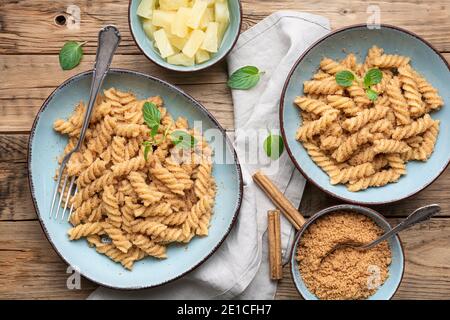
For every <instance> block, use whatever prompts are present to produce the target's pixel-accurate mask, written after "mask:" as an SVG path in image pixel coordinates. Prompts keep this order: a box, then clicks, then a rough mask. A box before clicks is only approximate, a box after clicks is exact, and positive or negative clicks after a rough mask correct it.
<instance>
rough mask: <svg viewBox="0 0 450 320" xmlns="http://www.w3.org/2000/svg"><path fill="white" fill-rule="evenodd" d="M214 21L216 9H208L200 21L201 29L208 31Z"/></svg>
mask: <svg viewBox="0 0 450 320" xmlns="http://www.w3.org/2000/svg"><path fill="white" fill-rule="evenodd" d="M213 21H214V8H206V10H205V13H204V14H203V17H202V19H201V20H200V25H199V28H200V29H206V27H207V26H208V23H209V22H213Z"/></svg>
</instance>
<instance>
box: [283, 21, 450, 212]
mask: <svg viewBox="0 0 450 320" xmlns="http://www.w3.org/2000/svg"><path fill="white" fill-rule="evenodd" d="M448 83H450V66H449V64H448V63H447V61H446V60H445V58H444V57H443V56H442V55H441V54H440V53H439V52H438V51H437V50H436V49H435V48H433V46H432V45H431V44H429V43H428V42H427V41H425V40H424V39H422V38H420V37H419V36H417V35H416V34H413V33H411V32H409V31H407V30H404V29H401V28H398V27H395V26H390V25H381V26H379V28H374V29H369V28H368V27H367V25H365V24H364V25H354V26H349V27H346V28H343V29H339V30H336V31H334V32H332V33H330V34H328V35H326V36H325V37H323V38H322V39H320V40H318V41H317V42H316V43H315V44H313V45H312V46H311V47H310V48H309V49H308V50H306V51H305V52H304V53H303V54H302V55H301V57H300V58H299V59H298V60H297V62H296V63H295V65H294V66H293V68H292V70H291V72H290V73H289V75H288V77H287V80H286V83H285V85H284V88H283V91H282V94H281V98H280V126H281V132H282V136H283V140H284V143H285V145H286V149H287V151H288V153H289V155H290V157H291V159H292V161H293V162H294V164H295V166H296V167H297V168H298V169H299V170H300V172H301V173H302V174H303V175H304V176H305V177H306V178H307V179H308V180H309V181H310V182H312V183H313V184H315V185H316V186H318V187H319V188H320V189H321V190H323V191H324V192H326V193H328V194H330V195H331V196H334V197H336V198H338V199H341V200H343V201H346V202H350V203H355V204H365V205H376V204H385V203H391V202H395V201H399V200H402V199H405V198H407V197H410V196H412V195H415V194H416V193H418V192H420V191H421V190H423V189H424V188H426V187H427V186H429V185H430V184H431V183H432V182H433V181H434V180H436V179H437V178H438V177H439V175H440V174H442V173H443V172H444V171H445V169H446V168H447V166H448V164H449V162H450V144H449V143H447V141H446V137H447V136H448V135H449V133H450V132H449V130H450V108H449V106H448V104H449V102H450V91H449V90H447V88H446V86H447V84H448Z"/></svg>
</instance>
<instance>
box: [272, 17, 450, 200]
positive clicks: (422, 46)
mask: <svg viewBox="0 0 450 320" xmlns="http://www.w3.org/2000/svg"><path fill="white" fill-rule="evenodd" d="M374 45H376V46H378V47H380V48H383V49H384V52H385V53H387V54H396V55H402V56H408V57H410V59H411V66H412V67H413V68H414V69H415V70H417V71H418V72H419V73H420V74H421V75H422V76H423V77H425V78H426V79H427V80H428V82H429V83H430V84H431V85H432V86H434V87H435V88H436V89H438V91H439V94H440V96H441V97H442V100H443V102H444V106H443V107H442V108H440V109H439V110H438V111H435V112H432V113H430V115H431V117H432V118H433V119H435V120H440V132H439V135H438V138H437V141H436V144H435V148H434V152H433V153H432V154H431V157H430V158H429V159H428V161H426V162H422V161H408V162H407V164H406V171H407V173H406V174H404V175H402V176H401V177H400V179H399V180H398V181H397V182H396V183H389V184H387V185H384V186H382V187H378V188H377V187H369V188H367V189H365V190H363V191H358V192H351V191H349V190H348V189H347V188H346V186H345V185H343V184H335V185H332V184H330V179H329V177H328V175H327V174H326V173H325V172H324V171H322V170H321V168H319V166H318V165H316V164H315V163H314V162H313V160H312V159H311V157H310V156H309V155H308V153H307V152H306V150H305V148H304V147H303V145H302V144H301V143H300V142H298V141H297V140H296V131H297V129H298V127H299V126H300V125H301V124H302V122H303V119H302V117H301V112H300V109H299V108H298V107H297V106H295V105H294V99H295V98H296V97H297V96H302V95H303V94H304V92H303V90H304V89H303V82H304V81H307V80H310V79H311V78H312V77H313V75H314V74H315V73H316V72H317V70H318V68H319V65H320V62H321V60H322V59H323V58H324V57H328V58H331V59H333V60H336V61H340V60H342V59H344V58H345V57H346V56H347V54H348V53H351V52H352V53H354V54H355V55H356V57H357V58H358V61H360V62H363V61H364V58H365V57H366V55H367V52H368V50H369V48H371V47H372V46H374ZM393 71H394V72H396V70H395V69H394V70H393ZM394 76H395V73H394ZM448 83H450V67H449V65H448V63H447V62H446V60H445V59H444V57H443V56H442V55H441V54H440V53H439V52H438V51H437V50H436V49H434V48H433V47H432V46H431V45H430V44H429V43H428V42H426V41H425V40H423V39H422V38H420V37H419V36H417V35H415V34H413V33H411V32H409V31H406V30H404V29H401V28H398V27H394V26H389V25H381V26H380V28H379V29H372V30H371V29H368V28H367V26H366V25H355V26H350V27H346V28H343V29H340V30H337V31H334V32H332V33H330V34H328V35H327V36H325V37H323V38H322V39H320V40H318V41H317V42H316V43H315V44H314V45H312V46H311V47H310V48H309V49H308V50H307V51H306V52H305V53H303V54H302V56H301V57H300V58H299V59H298V60H297V62H296V63H295V65H294V67H293V68H292V70H291V72H290V74H289V76H288V78H287V80H286V83H285V86H284V89H283V91H282V95H281V99H280V124H281V130H282V135H283V139H284V142H285V145H286V149H287V151H288V153H289V155H290V157H291V159H292V161H293V162H294V164H295V165H296V167H297V168H298V169H299V170H300V171H301V172H302V174H303V175H304V176H305V177H306V178H307V179H308V180H309V181H310V182H312V183H313V184H315V185H316V186H318V187H319V188H320V189H322V190H323V191H325V192H327V193H328V194H330V195H332V196H334V197H336V198H339V199H341V200H344V201H347V202H351V203H358V204H384V203H390V202H394V201H398V200H401V199H405V198H407V197H409V196H412V195H414V194H416V193H417V192H419V191H421V190H423V189H424V188H426V187H427V186H428V185H430V184H431V183H432V182H433V181H434V180H435V179H437V177H438V176H439V175H440V174H441V173H442V172H444V171H445V169H446V168H447V166H448V163H449V161H450V144H449V143H448V141H447V137H448V136H449V130H450V107H449V105H448V104H449V102H450V91H449V90H448V89H447V86H448Z"/></svg>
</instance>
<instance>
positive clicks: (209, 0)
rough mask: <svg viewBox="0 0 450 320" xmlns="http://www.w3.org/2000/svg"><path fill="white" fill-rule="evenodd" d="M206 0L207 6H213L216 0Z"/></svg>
mask: <svg viewBox="0 0 450 320" xmlns="http://www.w3.org/2000/svg"><path fill="white" fill-rule="evenodd" d="M206 2H208V7H214V2H216V0H206Z"/></svg>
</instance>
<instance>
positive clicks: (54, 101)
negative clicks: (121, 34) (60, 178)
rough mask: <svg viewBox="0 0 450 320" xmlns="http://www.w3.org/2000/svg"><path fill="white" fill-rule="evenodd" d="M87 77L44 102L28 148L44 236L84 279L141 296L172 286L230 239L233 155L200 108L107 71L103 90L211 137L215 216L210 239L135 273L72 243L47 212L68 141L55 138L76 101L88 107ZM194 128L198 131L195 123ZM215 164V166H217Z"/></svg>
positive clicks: (236, 183) (238, 191)
mask: <svg viewBox="0 0 450 320" xmlns="http://www.w3.org/2000/svg"><path fill="white" fill-rule="evenodd" d="M91 79H92V72H91V71H88V72H84V73H81V74H78V75H76V76H74V77H72V78H70V79H69V80H67V81H65V82H64V83H63V84H62V85H61V86H59V87H58V88H57V89H56V90H55V91H54V92H53V93H52V94H51V95H50V96H49V97H48V98H47V100H46V101H45V102H44V104H43V106H42V107H41V109H40V110H39V112H38V114H37V116H36V119H35V121H34V124H33V127H32V130H31V136H30V141H29V157H28V166H29V182H30V188H31V193H32V197H33V202H34V205H35V209H36V212H37V215H38V217H39V220H40V222H41V225H42V228H43V230H44V232H45V234H46V235H47V237H48V240H49V241H50V243H51V244H52V245H53V247H54V248H55V250H56V251H57V252H58V254H59V255H60V256H61V258H62V259H63V260H64V261H66V262H67V263H68V264H69V265H71V266H72V267H74V268H75V269H77V270H79V271H80V273H81V274H82V275H83V276H85V277H86V278H88V279H90V280H92V281H94V282H96V283H99V284H101V285H104V286H107V287H111V288H119V289H141V288H149V287H154V286H158V285H162V284H165V283H167V282H169V281H172V280H175V279H177V278H179V277H181V276H183V275H185V274H186V273H188V272H189V271H191V270H193V269H194V268H196V267H197V266H199V265H200V264H201V263H202V262H204V261H206V259H208V258H209V257H210V256H211V255H212V254H213V253H214V251H215V250H216V249H217V248H218V247H219V246H220V244H221V243H222V242H223V241H224V239H225V238H226V236H227V235H228V233H229V232H230V230H231V228H232V226H233V224H234V222H235V220H236V217H237V214H238V212H239V208H240V205H241V198H242V188H243V185H242V176H241V170H240V166H239V163H238V160H237V157H236V154H235V152H234V149H233V147H232V145H231V143H230V141H229V140H228V138H227V137H226V134H225V131H224V129H223V128H222V127H221V126H220V125H219V123H218V122H217V120H215V119H214V117H213V116H212V115H211V114H210V113H209V112H208V111H207V110H206V109H205V108H204V107H203V106H202V105H200V104H199V103H198V102H197V101H195V100H194V99H193V98H192V97H190V96H189V95H187V94H185V93H184V92H183V91H181V90H179V89H177V88H176V87H174V86H172V85H170V84H168V83H166V82H164V81H162V80H159V79H157V78H154V77H151V76H148V75H145V74H142V73H138V72H134V71H127V70H121V69H111V70H110V72H109V74H108V75H107V77H106V79H105V82H104V84H103V87H104V88H110V87H114V88H116V89H119V90H121V91H132V92H133V93H135V94H136V96H137V98H139V99H144V98H147V97H149V96H155V95H159V96H161V97H162V99H163V101H164V104H165V106H166V108H167V109H168V111H169V112H170V113H171V114H172V115H173V117H174V118H175V117H179V116H183V117H185V118H187V120H188V121H189V122H190V123H193V122H194V121H200V122H201V125H202V129H203V130H204V132H207V130H208V129H213V130H210V132H213V133H214V135H213V136H211V137H209V138H208V137H207V136H206V134H205V138H206V139H207V140H209V143H210V146H211V147H212V149H213V150H214V156H213V161H214V165H213V176H214V178H215V180H216V184H217V195H216V199H215V206H214V213H213V215H212V218H211V223H210V228H209V235H208V236H206V237H194V238H193V239H192V240H191V241H190V242H189V243H188V244H174V245H170V246H169V247H168V249H167V256H168V258H167V259H163V260H158V259H155V258H145V259H143V260H140V261H138V262H136V263H135V264H134V266H133V269H132V271H128V270H126V269H124V268H123V267H122V265H121V264H120V263H115V262H113V261H111V260H110V259H109V258H107V257H106V256H104V255H101V254H99V253H97V252H96V251H95V250H94V249H91V248H89V247H88V245H87V242H86V241H85V240H79V241H69V239H68V236H67V230H68V229H69V228H70V224H69V223H68V222H67V221H59V220H58V221H57V220H54V219H50V217H49V211H50V205H51V196H52V193H53V188H54V184H55V181H54V180H53V177H54V175H55V170H56V169H57V167H58V163H57V158H58V157H59V155H60V154H61V153H62V151H63V149H64V146H65V145H66V144H67V138H65V137H64V136H62V135H59V134H58V133H56V132H55V131H54V130H53V122H54V121H55V119H57V118H67V117H68V116H69V115H70V114H71V113H72V111H73V108H74V106H75V105H76V104H77V103H78V102H79V101H86V99H87V98H88V97H89V88H90V83H91ZM197 124H198V123H197ZM219 158H220V159H219Z"/></svg>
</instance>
